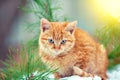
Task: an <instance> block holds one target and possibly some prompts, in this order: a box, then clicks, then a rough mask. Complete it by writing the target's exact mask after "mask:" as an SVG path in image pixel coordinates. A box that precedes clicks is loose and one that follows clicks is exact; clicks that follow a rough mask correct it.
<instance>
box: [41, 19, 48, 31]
mask: <svg viewBox="0 0 120 80" xmlns="http://www.w3.org/2000/svg"><path fill="white" fill-rule="evenodd" d="M49 28H50V22H49V21H48V20H47V19H45V18H42V19H41V31H42V32H45V31H46V30H48V29H49Z"/></svg>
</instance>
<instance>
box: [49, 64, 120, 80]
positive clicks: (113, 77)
mask: <svg viewBox="0 0 120 80" xmlns="http://www.w3.org/2000/svg"><path fill="white" fill-rule="evenodd" d="M107 75H108V80H120V64H119V65H117V66H115V67H114V68H113V69H112V70H108V71H107ZM49 78H50V80H54V76H53V75H50V76H49ZM60 80H101V78H100V77H99V76H95V77H94V78H93V79H92V77H80V76H77V75H75V76H70V77H65V78H61V79H60Z"/></svg>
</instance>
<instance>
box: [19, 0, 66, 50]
mask: <svg viewBox="0 0 120 80" xmlns="http://www.w3.org/2000/svg"><path fill="white" fill-rule="evenodd" d="M31 6H32V7H31ZM62 6H63V5H62V4H61V2H60V1H55V0H32V1H31V2H30V4H29V6H28V7H22V8H21V9H22V10H24V11H25V12H28V13H32V14H34V15H35V18H36V22H33V23H31V22H30V23H27V26H26V30H27V31H29V32H33V31H34V32H33V33H34V37H33V38H32V39H31V40H30V41H29V42H28V43H27V45H28V47H33V48H37V47H38V40H39V34H40V19H41V18H46V19H48V20H49V21H60V20H62V21H66V20H67V17H66V16H65V14H63V15H58V14H57V12H59V11H60V10H62Z"/></svg>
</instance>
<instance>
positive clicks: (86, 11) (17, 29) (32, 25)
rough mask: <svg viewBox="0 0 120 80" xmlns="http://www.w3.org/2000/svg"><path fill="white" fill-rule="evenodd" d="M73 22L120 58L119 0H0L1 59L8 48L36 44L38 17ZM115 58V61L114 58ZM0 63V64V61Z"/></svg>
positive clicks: (4, 56) (114, 56) (36, 45)
mask: <svg viewBox="0 0 120 80" xmlns="http://www.w3.org/2000/svg"><path fill="white" fill-rule="evenodd" d="M42 17H44V18H46V19H48V20H49V21H74V20H77V21H78V24H77V26H78V27H79V28H81V29H83V30H85V31H87V32H88V33H90V34H91V35H92V36H93V37H94V38H95V39H96V40H97V41H98V42H100V43H102V44H104V46H105V47H106V48H107V50H108V53H109V54H111V55H110V56H109V59H110V60H111V62H113V63H114V62H116V61H117V62H116V63H114V64H118V63H119V61H120V59H119V58H120V57H119V56H120V50H119V49H120V34H119V32H120V0H56V1H53V0H0V60H5V59H6V58H7V55H8V54H9V48H10V47H20V45H21V43H23V44H24V43H28V44H27V45H30V47H34V46H35V47H38V43H37V41H38V37H39V32H40V31H39V25H40V23H39V22H40V19H41V18H42ZM114 60H115V61H114ZM0 66H1V64H0Z"/></svg>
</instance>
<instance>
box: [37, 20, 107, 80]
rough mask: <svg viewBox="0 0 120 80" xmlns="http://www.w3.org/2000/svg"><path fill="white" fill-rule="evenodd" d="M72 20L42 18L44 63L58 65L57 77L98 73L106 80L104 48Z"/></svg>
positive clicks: (41, 54) (41, 40) (40, 39)
mask: <svg viewBox="0 0 120 80" xmlns="http://www.w3.org/2000/svg"><path fill="white" fill-rule="evenodd" d="M76 23H77V22H76V21H74V22H71V23H69V22H49V21H48V20H46V19H44V18H42V19H41V34H40V38H39V45H40V56H41V57H42V60H43V62H47V65H48V66H50V65H53V66H54V68H58V72H56V73H55V76H56V78H61V77H66V76H71V75H75V74H77V75H79V76H92V75H98V76H100V77H101V78H102V79H103V80H106V78H107V75H106V70H107V66H108V58H107V54H106V50H105V49H104V47H103V46H102V45H100V44H98V43H96V42H95V41H94V40H93V39H92V38H91V37H90V36H89V35H88V33H86V32H85V31H83V30H81V29H79V28H76Z"/></svg>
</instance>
